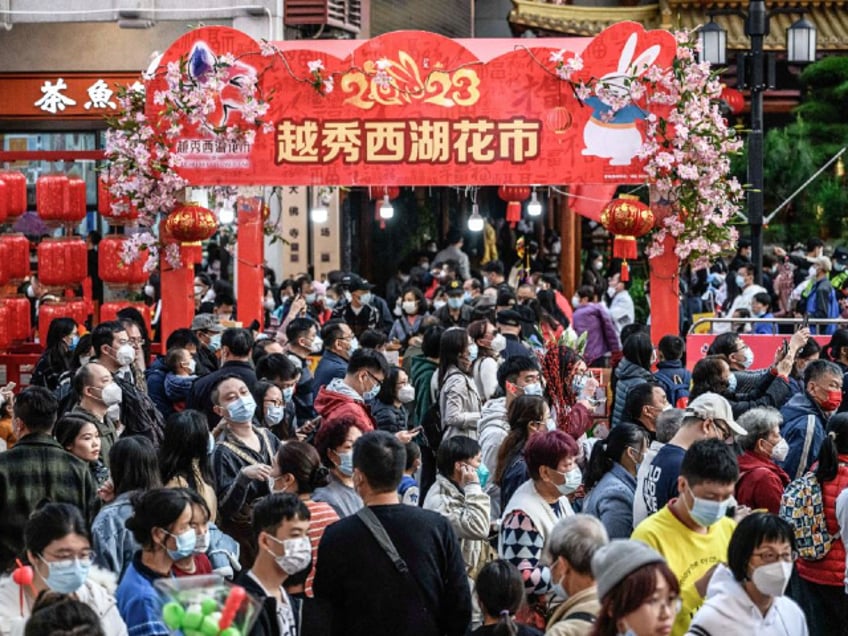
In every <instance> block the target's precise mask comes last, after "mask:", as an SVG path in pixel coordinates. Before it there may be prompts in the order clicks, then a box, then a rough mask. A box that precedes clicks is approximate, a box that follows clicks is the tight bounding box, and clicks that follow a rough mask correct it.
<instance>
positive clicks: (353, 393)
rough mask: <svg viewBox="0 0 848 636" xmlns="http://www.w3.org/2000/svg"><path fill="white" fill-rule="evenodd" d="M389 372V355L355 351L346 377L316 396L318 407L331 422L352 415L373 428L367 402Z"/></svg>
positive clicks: (368, 429)
mask: <svg viewBox="0 0 848 636" xmlns="http://www.w3.org/2000/svg"><path fill="white" fill-rule="evenodd" d="M388 372H389V365H388V364H387V363H386V358H385V356H383V354H382V353H380V352H379V351H375V350H374V349H358V350H356V351H354V352H353V355H352V356H351V357H350V360H349V361H348V365H347V371H346V373H345V377H344V378H342V379H338V378H336V379H334V380H332V381H331V382H330V384H328V385H327V386H324V387H321V389H320V390H319V391H318V395H317V396H316V397H315V410H316V411H317V412H318V414H319V415H320V416H321V417H323V418H324V422H325V423H326V422H328V421H330V420H332V419H335V418H340V417H351V418H353V419H354V420H356V422H357V423H358V424H359V425H360V427H361V428H362V429H363V430H365V431H371V430H374V418H373V416H372V415H371V411H370V408H369V407H368V404H369V403H370V402H371V401H372V400H373V399H374V398H376V397H377V394H378V393H379V392H380V387H381V385H382V383H383V382H384V381H385V379H386V375H387V374H388Z"/></svg>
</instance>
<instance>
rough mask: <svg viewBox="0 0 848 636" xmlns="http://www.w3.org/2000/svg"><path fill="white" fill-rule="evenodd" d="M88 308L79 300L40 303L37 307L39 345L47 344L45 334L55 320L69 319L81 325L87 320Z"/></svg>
mask: <svg viewBox="0 0 848 636" xmlns="http://www.w3.org/2000/svg"><path fill="white" fill-rule="evenodd" d="M89 313H90V312H89V311H88V307H87V305H86V302H85V301H84V300H81V299H75V300H71V301H60V302H55V303H42V304H41V305H39V307H38V338H39V341H40V342H41V344H46V343H47V332H48V331H49V330H50V323H51V322H53V321H54V320H55V319H56V318H71V319H73V320H74V321H75V322H76V323H77V324H78V325H81V324H83V323H84V322H85V320H86V318H88V314H89Z"/></svg>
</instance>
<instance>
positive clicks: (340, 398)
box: [314, 380, 374, 433]
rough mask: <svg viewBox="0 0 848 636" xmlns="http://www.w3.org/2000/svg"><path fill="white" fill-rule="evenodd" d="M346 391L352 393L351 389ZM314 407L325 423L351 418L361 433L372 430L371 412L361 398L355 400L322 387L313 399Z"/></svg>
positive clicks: (332, 383)
mask: <svg viewBox="0 0 848 636" xmlns="http://www.w3.org/2000/svg"><path fill="white" fill-rule="evenodd" d="M335 382H336V381H335V380H334V381H333V382H331V383H330V384H329V385H328V386H333V385H334V384H335ZM339 382H340V381H339ZM336 386H338V385H336ZM345 386H347V385H345ZM348 390H349V391H350V393H351V394H353V393H354V391H353V389H348ZM314 407H315V410H316V411H317V412H318V415H320V416H321V417H323V418H324V421H325V422H327V421H329V420H335V419H338V418H340V417H352V418H353V419H354V420H356V421H357V422H358V423H359V425H360V428H361V429H362V430H363V432H366V433H367V432H369V431H373V430H374V419H373V418H372V417H371V411H370V410H369V408H368V407H367V406H365V402H363V401H362V398H360V399H359V400H357V399H355V398H354V397H353V395H348V394H346V393H341V392H339V391H334V390H332V389H328V388H327V386H322V387H321V388H320V389H319V390H318V395H317V396H316V397H315V403H314Z"/></svg>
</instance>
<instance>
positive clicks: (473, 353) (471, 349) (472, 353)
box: [468, 342, 480, 362]
mask: <svg viewBox="0 0 848 636" xmlns="http://www.w3.org/2000/svg"><path fill="white" fill-rule="evenodd" d="M479 355H480V348H479V347H478V346H477V345H476V344H475V343H473V342H472V343H471V344H470V345H468V360H469V361H470V362H474V361H475V360H476V359H477V356H479Z"/></svg>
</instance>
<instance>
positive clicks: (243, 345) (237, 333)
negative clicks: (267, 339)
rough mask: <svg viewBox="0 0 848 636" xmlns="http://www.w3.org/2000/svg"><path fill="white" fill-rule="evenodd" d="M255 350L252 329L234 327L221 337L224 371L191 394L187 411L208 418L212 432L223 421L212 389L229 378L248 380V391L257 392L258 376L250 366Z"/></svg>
mask: <svg viewBox="0 0 848 636" xmlns="http://www.w3.org/2000/svg"><path fill="white" fill-rule="evenodd" d="M252 350H253V334H251V333H250V329H240V328H236V327H232V328H230V329H225V330H224V333H223V334H222V335H221V368H220V369H218V370H217V371H213V372H212V373H210V374H209V375H205V376H203V377H202V378H198V379H197V380H196V381H195V382H194V384H193V385H192V387H191V392H190V393H189V394H188V402H187V403H186V408H190V409H196V410H198V411H200V412H201V413H204V414H205V415H206V419H207V420H208V421H209V428H215V426H216V425H217V424H218V422H219V420H220V417H218V416H217V415H215V412H214V411H213V410H212V409H213V408H214V406H215V405H214V404H212V400H211V396H212V389H214V388H215V385H216V384H218V382H220V381H221V379H222V378H225V377H227V376H232V375H234V376H237V377H239V378H241V379H242V380H244V383H245V384H246V385H247V388H248V389H251V390H253V386H254V385H255V384H256V372H255V371H254V370H253V364H252V363H251V362H250V353H251V351H252Z"/></svg>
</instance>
